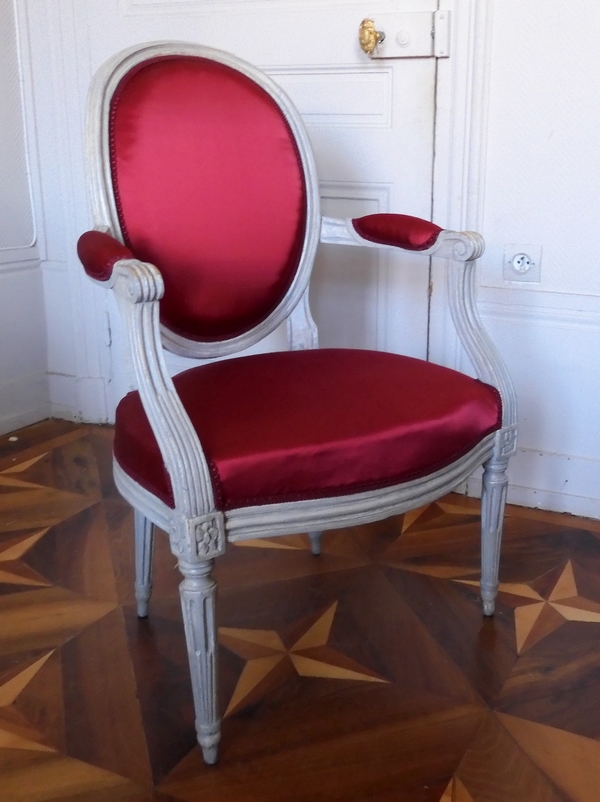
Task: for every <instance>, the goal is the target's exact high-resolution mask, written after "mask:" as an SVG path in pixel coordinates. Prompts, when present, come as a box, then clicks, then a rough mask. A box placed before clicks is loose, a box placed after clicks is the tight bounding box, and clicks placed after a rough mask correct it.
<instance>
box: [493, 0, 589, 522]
mask: <svg viewBox="0 0 600 802" xmlns="http://www.w3.org/2000/svg"><path fill="white" fill-rule="evenodd" d="M599 30H600V6H598V4H597V3H594V2H592V0H573V2H571V3H569V4H568V6H566V5H565V4H564V3H559V2H556V0H554V1H553V2H548V0H527V2H526V3H523V2H522V1H519V0H499V1H498V2H496V3H494V15H493V28H492V41H491V49H490V71H489V96H488V103H489V105H488V124H487V145H486V156H485V169H484V173H485V176H484V178H485V184H484V187H483V190H484V192H483V198H482V203H481V207H482V209H481V211H482V214H481V226H482V230H483V232H484V233H485V236H486V240H487V244H488V246H487V252H486V254H485V256H484V257H483V259H482V260H481V267H480V270H481V283H482V287H481V291H480V299H481V301H482V302H483V312H484V316H485V319H486V323H487V324H488V326H489V328H490V331H491V333H492V334H493V336H494V339H495V340H496V342H497V343H498V345H499V347H500V350H501V351H502V353H503V355H504V357H505V359H506V360H507V362H508V364H509V367H510V369H511V372H512V375H513V377H514V380H515V382H516V385H517V392H518V397H519V405H520V418H519V422H520V435H519V441H520V449H519V453H518V456H517V457H516V458H515V460H514V464H513V466H512V469H511V484H512V487H511V491H510V497H511V499H512V500H513V501H515V502H517V503H522V504H526V505H532V506H539V507H542V508H544V509H555V510H560V511H569V512H574V513H578V514H582V515H590V516H594V517H600V426H598V424H597V422H596V421H597V417H598V412H599V403H600V364H599V361H598V357H597V355H598V350H599V346H600V264H599V258H598V250H597V247H596V240H597V231H598V226H599V223H600V92H598V76H599V75H600V53H599V51H598V43H597V32H598V31H599ZM506 243H523V244H537V245H541V246H542V249H543V250H542V261H541V281H540V283H515V282H507V281H505V280H504V279H503V272H502V262H503V251H504V246H505V244H506Z"/></svg>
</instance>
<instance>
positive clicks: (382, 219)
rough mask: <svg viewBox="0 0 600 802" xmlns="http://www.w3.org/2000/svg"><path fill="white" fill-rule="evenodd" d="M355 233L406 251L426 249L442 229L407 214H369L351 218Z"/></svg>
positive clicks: (371, 240) (433, 242) (431, 244)
mask: <svg viewBox="0 0 600 802" xmlns="http://www.w3.org/2000/svg"><path fill="white" fill-rule="evenodd" d="M352 225H353V226H354V230H355V231H356V233H357V234H358V235H359V236H360V237H362V238H363V239H366V240H368V241H369V242H377V243H379V244H380V245H392V246H393V245H395V246H396V247H399V248H404V250H407V251H426V250H427V249H428V248H431V247H432V246H433V245H435V243H436V241H437V238H438V236H439V235H440V232H441V231H442V230H443V229H441V228H440V227H439V226H436V225H435V224H434V223H430V222H429V221H427V220H421V218H420V217H411V216H410V215H407V214H369V215H367V216H366V217H357V218H355V219H353V220H352Z"/></svg>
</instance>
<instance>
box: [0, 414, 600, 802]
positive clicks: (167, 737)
mask: <svg viewBox="0 0 600 802" xmlns="http://www.w3.org/2000/svg"><path fill="white" fill-rule="evenodd" d="M16 434H17V437H18V439H17V440H16V441H10V440H9V438H8V437H7V436H5V437H2V438H0V800H2V802H17V801H18V802H42V800H69V801H70V802H75V801H77V802H113V800H127V801H128V802H134V801H135V802H146V801H147V800H148V801H149V800H154V802H205V801H206V802H208V801H209V800H210V802H230V801H231V802H279V801H280V800H298V801H299V802H300V801H302V802H309V800H310V802H330V801H331V802H332V801H333V800H336V801H337V802H363V800H365V801H366V800H377V802H384V800H385V801H386V802H387V801H388V800H389V801H390V802H391V801H392V800H393V801H394V802H568V801H569V800H570V801H571V802H598V800H600V715H599V712H600V524H597V523H594V522H592V521H585V520H580V519H575V518H572V517H567V516H558V515H553V514H548V513H539V512H533V511H528V510H521V509H518V508H512V509H510V510H509V515H508V518H507V522H506V535H505V545H504V550H503V559H502V568H501V578H502V581H503V584H502V590H501V594H500V597H499V603H498V611H497V615H496V617H495V618H494V619H493V620H484V619H482V616H481V613H480V606H479V601H478V598H477V587H476V584H477V575H478V508H477V503H476V502H474V501H471V500H468V499H464V498H462V497H459V496H452V497H449V498H447V499H445V500H443V501H442V502H440V503H437V504H432V505H430V506H429V507H427V508H426V509H423V510H420V511H417V512H415V513H411V514H408V515H405V516H404V517H402V516H400V517H398V518H396V519H392V520H389V521H385V522H383V523H380V524H377V525H373V526H365V527H359V528H356V529H352V530H346V531H343V532H331V533H328V534H326V535H325V536H324V540H323V547H324V553H323V554H322V555H321V557H313V556H312V555H311V554H310V550H309V543H308V539H307V538H306V537H304V536H291V537H287V538H282V539H278V540H271V541H269V540H264V541H261V540H256V541H253V542H250V543H247V544H245V545H243V546H231V547H230V549H229V551H228V553H227V555H225V557H223V558H221V559H220V560H219V561H218V570H217V574H218V581H219V588H220V591H219V593H220V595H219V622H220V640H221V664H220V674H221V692H222V699H221V703H222V709H223V711H224V712H225V719H224V726H223V742H222V750H221V760H220V763H219V764H218V765H217V766H216V767H212V768H208V767H205V766H204V765H203V763H202V761H201V758H200V754H199V750H198V748H197V747H196V746H195V738H194V730H193V713H192V706H191V693H190V687H189V679H188V672H187V666H186V655H185V645H184V637H183V632H182V627H181V620H180V611H179V600H178V592H177V586H178V581H179V579H178V572H177V570H176V569H175V567H174V559H173V558H172V557H171V555H170V553H169V550H168V548H167V543H166V538H164V537H163V538H161V539H160V541H159V547H158V553H157V561H156V562H157V565H156V573H155V592H154V597H153V600H152V604H151V613H150V617H149V619H148V620H145V621H139V620H138V619H137V618H136V616H135V612H134V605H133V594H132V542H131V527H132V516H131V512H130V510H129V509H128V507H127V505H126V504H125V503H124V502H122V501H121V500H120V498H119V497H118V495H117V493H116V491H115V489H114V486H113V484H112V480H111V469H110V446H111V436H112V435H111V430H110V429H108V428H100V427H87V426H75V425H73V424H68V423H62V422H58V421H53V422H46V423H42V424H38V425H36V426H33V427H29V428H28V429H24V430H22V431H20V432H18V433H16Z"/></svg>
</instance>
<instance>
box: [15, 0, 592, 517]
mask: <svg viewBox="0 0 600 802" xmlns="http://www.w3.org/2000/svg"><path fill="white" fill-rule="evenodd" d="M199 1H200V0H198V2H199ZM337 1H338V0H336V2H337ZM115 2H116V0H110V2H109V0H106V3H107V5H109V4H110V5H111V7H112V5H114V3H115ZM206 2H208V0H206ZM374 2H375V0H374ZM192 5H194V3H193V2H192V0H180V1H179V2H173V3H172V4H171V6H169V4H168V3H165V2H164V1H163V2H158V0H120V8H122V9H123V10H124V11H123V13H124V14H125V16H126V17H127V24H128V25H129V24H130V23H131V19H132V18H133V17H132V15H133V14H134V12H135V14H138V12H139V14H141V13H142V11H143V12H144V14H145V15H146V16H147V15H148V13H150V14H151V13H153V12H152V8H153V7H156V9H157V12H156V13H157V14H162V15H163V17H162V19H163V20H164V21H165V24H166V16H165V15H167V16H168V15H169V14H170V13H171V10H170V8H171V7H172V9H173V13H175V14H177V15H179V19H182V18H184V17H185V14H186V13H187V10H188V9H189V8H191V6H192ZM230 5H232V7H234V6H235V4H234V3H230ZM282 5H283V3H281V2H278V3H277V7H278V8H279V7H280V6H282ZM441 5H443V6H444V7H451V8H452V10H453V13H454V18H453V29H454V32H453V39H454V44H453V47H454V50H453V55H452V58H450V59H448V60H446V61H444V62H441V63H440V68H439V71H440V84H439V89H438V102H439V115H438V116H439V120H438V140H437V151H436V189H435V209H436V218H437V221H438V222H440V223H441V224H443V225H447V226H453V227H463V226H467V227H475V228H478V229H479V230H481V231H482V232H483V233H484V235H485V237H486V240H487V242H488V249H487V252H486V254H485V256H484V258H483V259H482V260H481V264H480V276H481V290H480V300H481V302H482V309H483V314H484V319H485V322H486V324H487V325H488V326H489V328H490V330H491V333H492V335H493V337H494V339H495V341H496V342H497V344H498V346H499V348H500V350H501V351H502V353H503V355H504V357H505V359H506V360H507V362H508V364H509V367H510V369H511V371H512V374H513V376H514V379H515V382H516V385H517V391H518V395H519V400H520V450H519V454H518V456H517V457H516V458H515V460H514V462H513V466H512V468H511V480H512V487H511V490H510V494H511V495H510V498H511V500H512V501H515V502H517V503H522V504H527V505H533V506H535V505H538V506H541V507H545V508H549V509H558V510H568V511H571V512H575V513H579V514H584V515H593V516H595V517H600V481H599V479H600V428H599V427H597V426H596V425H595V420H596V397H597V396H598V383H599V377H600V368H598V366H597V360H596V359H595V356H596V351H597V342H598V337H599V335H600V270H599V269H598V265H597V261H598V257H597V255H596V252H595V248H594V240H595V230H596V219H597V217H598V211H599V203H598V200H599V197H598V196H599V192H600V182H599V181H598V180H597V176H598V174H599V172H600V171H599V170H598V169H597V168H598V162H599V155H598V151H599V148H598V144H597V143H598V142H599V141H600V137H599V136H598V133H599V132H598V126H599V122H598V121H599V120H600V114H599V112H600V108H598V107H599V105H600V93H598V92H597V90H596V85H595V75H597V74H598V72H599V66H600V65H599V64H598V61H599V59H600V55H599V54H598V48H597V46H596V39H595V31H597V30H599V29H600V10H599V8H598V6H597V4H595V3H593V2H592V0H574V1H573V3H571V4H569V6H568V9H567V8H566V7H565V6H564V4H562V3H560V4H559V3H558V2H557V0H545V1H544V2H542V0H528V2H527V3H523V2H517V0H497V2H495V3H494V2H492V0H447V2H443V3H441ZM261 7H266V5H265V4H264V3H262V4H261ZM270 7H271V6H270ZM90 8H93V9H94V11H93V13H92V12H90V13H92V16H94V15H97V14H99V13H100V12H99V11H98V8H99V4H98V3H83V2H81V1H80V0H22V2H21V3H19V9H20V29H21V31H22V35H23V39H24V46H25V48H26V50H27V52H29V53H30V54H31V71H32V77H33V87H34V93H33V96H32V98H31V106H30V108H31V111H32V113H33V114H34V115H35V125H36V129H37V143H38V150H39V163H40V166H41V167H40V193H39V196H40V198H41V205H42V207H43V210H44V218H43V219H44V225H45V252H44V262H43V266H44V286H45V291H46V311H47V315H48V348H49V354H48V359H49V370H50V388H51V399H52V410H53V412H54V414H57V415H63V416H83V417H85V419H87V420H105V419H107V417H108V416H109V415H110V410H111V385H110V381H108V382H107V381H106V380H105V377H110V371H111V365H110V360H109V358H108V348H107V341H108V338H109V337H110V334H109V331H108V327H107V320H108V311H109V310H108V308H107V305H106V304H107V300H106V298H105V295H104V294H103V293H102V292H101V291H100V290H97V289H96V288H94V287H93V286H92V285H91V283H89V282H87V281H86V280H85V277H84V276H83V274H82V271H81V270H80V269H79V267H78V265H77V262H76V259H75V257H74V243H75V242H76V239H77V236H78V234H79V233H80V232H81V231H82V230H83V229H84V228H85V226H86V225H87V223H88V220H89V213H88V210H87V206H86V203H85V180H84V166H83V152H82V144H81V143H82V142H83V111H84V107H83V99H84V97H85V93H86V90H87V86H88V84H89V80H90V76H91V72H92V66H91V56H90V53H91V52H92V51H93V52H94V53H96V54H97V53H98V52H99V51H102V52H105V53H106V56H108V55H109V54H111V53H113V52H116V51H117V50H118V49H120V48H121V47H123V46H125V45H127V44H129V38H130V33H127V32H124V31H125V29H124V28H123V29H119V27H117V28H115V29H114V30H111V31H107V30H105V28H103V27H102V20H101V18H100V17H97V18H94V19H93V20H92V23H93V24H90V19H89V18H88V11H87V9H90ZM149 9H150V11H149ZM368 10H369V9H367V8H366V7H365V8H364V9H363V8H362V7H361V8H359V7H358V5H357V15H358V17H357V19H358V18H359V17H360V14H361V13H362V11H365V13H366V11H368ZM125 12H126V13H125ZM138 19H139V24H140V25H141V24H142V17H141V16H140V17H139V18H138ZM127 30H129V29H127ZM98 31H102V37H101V38H100V39H99V37H98ZM95 32H96V33H95ZM139 35H140V32H138V36H139ZM128 37H129V38H128ZM142 38H143V37H142ZM399 211H402V210H399ZM506 243H524V244H538V245H541V246H542V247H543V256H542V265H541V282H540V283H539V284H531V283H529V284H515V283H512V282H510V283H509V282H506V281H505V280H504V279H503V275H502V257H503V251H504V246H505V244H506ZM439 272H440V267H439V266H438V267H437V268H436V271H435V276H436V277H438V276H439ZM442 287H443V285H442V283H441V282H440V281H436V282H435V284H434V299H433V311H434V320H433V327H432V355H433V357H434V358H436V359H439V361H444V362H446V363H450V364H458V363H460V356H459V355H457V351H456V347H455V344H454V340H453V338H452V335H451V333H450V330H449V328H448V327H447V325H446V323H447V321H446V319H445V318H444V315H443V313H442V311H441V307H440V306H439V304H438V298H442V297H443V289H442ZM0 375H2V373H0ZM471 491H472V492H476V487H475V485H474V484H473V485H472V486H471Z"/></svg>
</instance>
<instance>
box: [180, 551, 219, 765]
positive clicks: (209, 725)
mask: <svg viewBox="0 0 600 802" xmlns="http://www.w3.org/2000/svg"><path fill="white" fill-rule="evenodd" d="M213 563H214V560H205V561H203V562H198V563H189V562H185V561H184V560H179V570H180V571H181V573H182V574H183V576H184V580H183V582H182V583H181V585H180V586H179V592H180V595H181V608H182V610H183V623H184V627H185V638H186V643H187V649H188V657H189V661H190V674H191V677H192V691H193V694H194V708H195V711H196V732H197V734H198V743H199V744H200V746H201V747H202V754H203V756H204V761H205V762H206V763H209V764H212V763H216V762H217V757H218V744H219V740H220V739H221V719H220V716H219V709H218V702H217V630H216V621H215V594H216V587H217V586H216V582H215V581H214V580H213V579H212V578H211V576H210V573H211V571H212V567H213Z"/></svg>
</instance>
